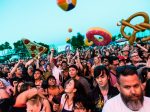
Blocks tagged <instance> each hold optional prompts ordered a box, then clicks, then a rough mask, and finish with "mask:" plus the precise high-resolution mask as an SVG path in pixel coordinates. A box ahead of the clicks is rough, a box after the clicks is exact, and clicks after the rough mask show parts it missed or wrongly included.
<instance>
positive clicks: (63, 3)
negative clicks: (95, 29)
mask: <svg viewBox="0 0 150 112" xmlns="http://www.w3.org/2000/svg"><path fill="white" fill-rule="evenodd" d="M76 3H77V1H76V0H57V4H58V6H59V7H60V8H61V9H62V10H64V11H69V10H72V9H73V8H74V7H75V6H76Z"/></svg>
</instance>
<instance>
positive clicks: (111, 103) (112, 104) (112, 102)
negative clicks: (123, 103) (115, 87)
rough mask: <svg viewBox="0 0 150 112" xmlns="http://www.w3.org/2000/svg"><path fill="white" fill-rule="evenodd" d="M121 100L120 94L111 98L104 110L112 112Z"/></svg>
mask: <svg viewBox="0 0 150 112" xmlns="http://www.w3.org/2000/svg"><path fill="white" fill-rule="evenodd" d="M120 100H121V97H120V94H119V95H117V96H115V97H113V98H111V99H109V100H108V101H107V102H106V103H105V105H104V107H103V111H102V112H112V109H113V110H114V107H118V105H119V104H120Z"/></svg>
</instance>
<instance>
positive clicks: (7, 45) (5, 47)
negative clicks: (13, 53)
mask: <svg viewBox="0 0 150 112" xmlns="http://www.w3.org/2000/svg"><path fill="white" fill-rule="evenodd" d="M4 49H12V47H11V46H10V44H9V43H8V42H5V43H4V44H1V45H0V50H4Z"/></svg>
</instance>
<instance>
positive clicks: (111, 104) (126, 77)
mask: <svg viewBox="0 0 150 112" xmlns="http://www.w3.org/2000/svg"><path fill="white" fill-rule="evenodd" d="M148 97H150V45H149V44H148V43H137V44H135V45H134V46H133V45H129V44H125V45H122V46H121V45H120V46H119V45H116V46H112V45H110V46H108V47H93V48H91V49H87V50H83V49H82V50H79V49H77V50H76V51H75V52H71V51H68V52H66V53H62V54H59V55H54V49H51V52H50V54H49V55H48V56H47V57H46V58H42V56H40V55H39V56H38V57H37V58H36V59H30V60H18V62H15V63H10V64H0V112H150V106H149V105H150V98H148Z"/></svg>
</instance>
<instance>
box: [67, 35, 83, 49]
mask: <svg viewBox="0 0 150 112" xmlns="http://www.w3.org/2000/svg"><path fill="white" fill-rule="evenodd" d="M70 44H71V46H72V47H73V49H74V50H75V49H77V48H78V49H81V48H82V47H83V46H84V36H83V35H81V34H80V33H77V36H72V38H71V39H70Z"/></svg>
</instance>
